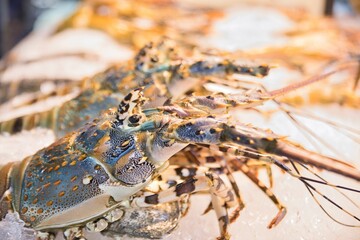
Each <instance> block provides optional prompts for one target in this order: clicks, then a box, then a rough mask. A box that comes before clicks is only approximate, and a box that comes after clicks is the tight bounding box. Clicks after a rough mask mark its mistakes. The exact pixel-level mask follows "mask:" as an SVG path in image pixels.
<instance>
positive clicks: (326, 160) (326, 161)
mask: <svg viewBox="0 0 360 240" xmlns="http://www.w3.org/2000/svg"><path fill="white" fill-rule="evenodd" d="M276 154H279V155H281V156H285V157H288V158H289V159H291V160H293V161H295V162H299V163H305V164H309V165H311V166H315V167H318V168H320V169H326V170H328V171H331V172H335V173H338V174H341V175H343V176H346V177H349V178H352V179H355V180H357V181H360V171H359V170H358V169H356V168H355V167H353V166H352V165H350V164H347V163H345V162H342V161H339V160H336V159H334V158H331V157H326V156H323V155H320V154H317V153H315V152H311V151H309V150H306V149H304V148H301V147H298V146H295V145H292V144H290V143H288V142H282V141H279V142H278V144H277V150H276Z"/></svg>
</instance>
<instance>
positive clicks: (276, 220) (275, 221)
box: [230, 159, 286, 228]
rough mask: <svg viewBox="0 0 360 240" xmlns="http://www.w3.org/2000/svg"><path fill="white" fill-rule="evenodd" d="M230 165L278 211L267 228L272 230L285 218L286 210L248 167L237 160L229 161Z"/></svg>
mask: <svg viewBox="0 0 360 240" xmlns="http://www.w3.org/2000/svg"><path fill="white" fill-rule="evenodd" d="M230 164H231V165H232V167H233V168H234V169H235V170H238V169H240V170H241V171H242V172H243V173H244V174H245V175H246V176H247V177H248V178H249V179H250V180H251V181H252V182H254V183H255V184H256V186H258V187H259V188H260V190H261V191H263V192H264V193H265V194H266V195H267V196H268V197H269V199H270V200H271V201H272V202H273V203H274V204H275V205H276V207H277V208H278V209H279V212H278V214H277V215H276V217H275V218H274V219H273V220H271V222H270V224H269V225H268V228H272V227H274V226H276V225H277V224H279V223H280V221H281V220H282V219H283V218H284V217H285V215H286V208H285V206H284V205H282V204H281V203H280V201H279V200H278V199H277V197H276V196H275V195H274V193H273V192H272V191H271V190H270V189H269V188H268V187H266V186H265V184H264V183H262V182H261V181H260V180H259V179H258V178H257V177H256V176H255V175H254V174H253V173H252V172H251V171H250V169H249V167H248V166H246V165H245V164H244V163H242V161H239V159H234V160H232V161H230Z"/></svg>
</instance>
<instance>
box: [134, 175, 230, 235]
mask: <svg viewBox="0 0 360 240" xmlns="http://www.w3.org/2000/svg"><path fill="white" fill-rule="evenodd" d="M199 191H210V193H211V195H212V204H213V207H214V209H215V212H216V214H217V217H218V220H219V226H220V232H221V238H222V239H228V238H229V235H228V233H227V227H228V224H229V219H228V215H227V207H232V206H234V205H235V203H236V201H235V198H234V195H233V193H232V191H231V190H229V189H228V188H227V187H226V186H225V184H224V183H223V181H222V180H221V179H220V178H219V177H218V176H217V175H216V174H212V173H210V172H207V173H205V176H198V177H192V178H189V179H187V180H185V181H184V182H182V183H180V184H177V185H176V186H174V187H171V188H169V189H167V190H164V191H162V192H160V193H158V194H153V195H150V196H146V197H137V198H134V199H133V201H132V205H133V206H135V207H147V206H152V205H156V204H159V203H165V202H171V201H176V200H178V199H180V198H181V197H183V196H186V195H188V194H191V193H195V192H199Z"/></svg>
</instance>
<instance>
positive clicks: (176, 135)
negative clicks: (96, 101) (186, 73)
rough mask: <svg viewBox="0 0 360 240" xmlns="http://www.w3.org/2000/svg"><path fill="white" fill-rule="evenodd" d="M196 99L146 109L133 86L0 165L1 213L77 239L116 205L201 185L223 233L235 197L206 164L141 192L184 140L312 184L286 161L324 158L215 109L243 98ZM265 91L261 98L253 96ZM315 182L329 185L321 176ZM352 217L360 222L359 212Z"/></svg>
mask: <svg viewBox="0 0 360 240" xmlns="http://www.w3.org/2000/svg"><path fill="white" fill-rule="evenodd" d="M194 98H195V99H188V98H185V99H183V100H180V101H178V102H177V104H172V105H170V106H164V107H157V108H147V109H146V108H144V109H143V108H142V107H143V105H144V104H145V103H146V99H145V98H144V97H143V94H142V89H136V90H133V91H132V92H130V93H129V94H127V95H126V96H125V97H124V99H123V100H122V101H121V103H120V105H119V107H118V108H117V109H110V110H108V111H107V112H105V113H103V114H102V115H101V116H100V117H99V118H97V119H95V120H94V121H93V122H91V123H88V124H86V125H85V126H84V127H83V128H81V129H79V130H78V131H75V132H73V133H70V134H68V135H66V136H65V137H63V138H61V139H59V140H58V141H56V142H55V143H54V144H52V145H50V146H49V147H47V148H45V149H42V150H40V151H39V152H37V153H36V154H35V155H33V156H30V157H27V158H25V159H24V160H23V161H21V162H16V163H9V164H7V165H5V166H3V167H2V168H1V173H2V174H1V179H2V181H1V183H2V184H1V191H2V195H3V197H2V198H1V200H2V201H1V214H2V216H3V215H5V214H6V213H7V211H8V210H10V209H12V210H15V211H17V212H18V213H19V214H20V218H21V219H23V220H24V221H25V223H26V225H27V226H28V227H31V228H33V229H35V230H37V231H42V232H56V231H58V230H64V232H65V234H64V235H65V237H66V238H68V239H72V238H74V236H75V237H78V238H80V237H82V234H81V229H82V228H83V227H84V226H85V225H86V226H93V227H90V229H95V230H96V229H97V228H96V224H95V223H98V222H99V221H100V220H101V221H105V220H104V219H110V222H111V221H116V220H119V219H120V218H121V216H119V214H117V209H119V208H120V209H121V208H129V207H130V208H134V207H148V206H153V205H157V204H162V203H167V202H172V201H178V200H179V199H182V198H183V197H185V196H187V195H188V194H191V193H194V192H198V191H204V190H205V191H209V192H210V194H211V196H212V208H213V209H214V210H215V212H216V214H217V217H218V220H219V226H220V233H221V237H222V238H224V239H228V238H229V234H228V231H227V228H228V225H229V217H228V213H227V210H228V208H230V207H233V206H236V204H237V202H238V201H237V197H236V195H235V194H234V192H233V191H232V189H230V188H228V187H227V186H226V185H225V184H224V183H223V181H222V180H221V178H219V177H218V175H216V174H215V173H213V172H211V171H206V172H205V173H204V174H202V175H194V176H192V177H190V178H188V179H186V180H185V181H184V182H182V183H180V184H177V185H175V186H173V187H170V188H168V189H166V190H163V191H160V192H159V193H156V194H152V195H147V196H145V195H143V194H142V193H143V192H142V190H144V189H146V187H148V186H149V185H150V184H151V183H152V182H153V180H155V179H156V178H157V177H158V176H159V174H161V173H162V172H163V171H164V170H165V169H166V168H167V166H168V165H169V161H168V160H169V158H171V157H172V156H174V155H175V154H177V153H178V152H179V151H180V150H182V149H183V148H184V147H186V146H188V145H189V144H200V145H202V146H210V147H215V148H217V151H221V152H223V153H225V154H226V155H227V156H229V157H233V158H235V159H236V158H241V157H248V158H252V159H256V160H257V161H261V162H268V163H272V164H275V165H276V166H278V167H280V168H281V169H282V170H284V171H285V172H287V173H289V174H291V175H292V176H294V177H296V178H298V179H299V180H300V181H302V182H303V183H304V184H305V185H306V186H307V187H309V186H311V185H310V183H311V182H312V181H314V180H313V179H310V178H304V177H302V176H300V175H299V174H297V173H296V172H294V171H293V170H291V169H290V168H289V167H287V166H286V165H285V164H284V163H283V162H284V161H285V160H291V161H293V160H294V161H296V160H297V158H299V156H300V155H302V156H303V157H305V158H308V159H310V158H320V159H327V158H326V157H324V156H320V155H317V154H315V153H312V152H309V151H307V150H305V149H302V148H300V147H298V146H296V145H294V144H292V143H290V142H288V141H286V140H284V139H283V138H281V137H279V136H277V135H276V134H274V133H271V132H269V131H265V130H261V129H257V128H254V127H250V126H248V125H243V124H236V125H233V124H232V123H231V122H229V121H227V120H224V119H223V118H221V117H218V116H217V113H219V114H220V116H221V115H223V113H224V111H227V109H228V108H229V107H231V105H229V104H228V103H232V105H235V103H238V104H241V103H242V102H243V99H240V100H239V99H237V98H236V97H231V98H230V97H227V96H222V97H221V96H216V97H212V96H210V97H194ZM268 98H269V96H266V97H264V98H263V99H261V98H260V97H259V98H258V99H257V101H259V102H261V101H264V100H266V99H268ZM184 103H186V104H184ZM180 106H182V107H180ZM209 112H213V113H214V115H209ZM190 113H191V114H190ZM315 181H316V182H317V183H322V184H327V185H330V184H329V183H327V182H326V181H324V180H315ZM331 186H333V187H340V188H344V187H342V186H334V185H331ZM346 189H347V190H352V191H356V192H359V191H358V190H354V189H349V188H346ZM315 190H316V189H315ZM275 200H276V198H275ZM275 200H274V202H276V201H277V200H276V201H275ZM277 205H278V206H279V214H278V215H277V216H276V217H275V218H274V219H273V220H272V222H271V223H270V224H269V227H272V226H274V225H276V224H278V223H279V222H280V221H281V219H282V218H283V217H284V215H285V213H286V210H285V208H284V207H282V205H281V204H277ZM346 213H348V212H346ZM349 214H350V213H349ZM351 216H352V217H354V218H355V219H357V220H358V221H359V218H357V217H356V216H353V215H351ZM99 219H100V220H99ZM92 224H95V225H92ZM105 225H106V224H105ZM105 228H106V227H105ZM103 229H104V228H102V229H100V230H103ZM97 230H99V229H97ZM41 236H46V237H48V235H41Z"/></svg>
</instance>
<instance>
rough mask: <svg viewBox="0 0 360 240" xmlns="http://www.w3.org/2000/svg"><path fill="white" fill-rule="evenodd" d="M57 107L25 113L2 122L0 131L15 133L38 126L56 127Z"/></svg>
mask: <svg viewBox="0 0 360 240" xmlns="http://www.w3.org/2000/svg"><path fill="white" fill-rule="evenodd" d="M56 109H57V108H52V109H50V110H48V111H45V112H39V113H34V114H30V115H25V116H21V117H17V118H14V119H11V120H8V121H3V122H0V132H8V133H10V134H15V133H18V132H21V131H22V130H30V129H33V128H36V127H44V128H50V129H54V125H55V115H56V112H57V110H56Z"/></svg>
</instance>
